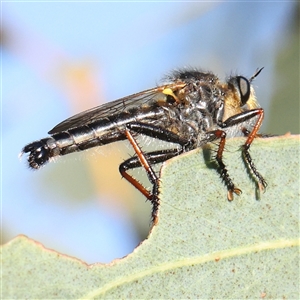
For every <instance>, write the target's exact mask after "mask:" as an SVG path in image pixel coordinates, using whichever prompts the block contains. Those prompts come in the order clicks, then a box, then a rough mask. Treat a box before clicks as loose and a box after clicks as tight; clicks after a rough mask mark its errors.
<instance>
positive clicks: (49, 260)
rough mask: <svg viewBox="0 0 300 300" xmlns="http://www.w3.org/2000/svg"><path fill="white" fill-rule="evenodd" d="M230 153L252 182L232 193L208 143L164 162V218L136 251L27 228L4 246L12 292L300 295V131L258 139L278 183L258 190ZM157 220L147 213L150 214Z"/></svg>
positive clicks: (234, 170)
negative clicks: (109, 258)
mask: <svg viewBox="0 0 300 300" xmlns="http://www.w3.org/2000/svg"><path fill="white" fill-rule="evenodd" d="M242 143H243V140H242V139H232V140H230V141H228V143H227V146H226V149H227V151H226V153H225V162H226V165H227V167H228V171H229V174H230V175H231V177H232V179H233V181H234V182H235V184H236V185H237V186H238V187H239V188H240V189H242V191H243V193H242V195H240V196H235V199H234V200H233V201H232V202H228V201H227V199H226V193H227V192H226V188H225V186H224V184H223V183H222V181H221V180H220V178H219V175H218V173H217V171H216V170H215V169H214V168H213V167H212V166H213V165H212V164H210V163H209V162H208V161H207V151H203V150H200V149H199V150H196V151H192V152H190V153H187V154H184V155H181V156H179V157H176V158H175V159H172V160H170V161H168V162H167V163H166V164H165V166H164V167H163V168H162V171H161V185H160V199H161V208H160V214H159V223H158V225H157V226H154V227H153V228H152V230H151V232H150V234H149V237H148V239H147V240H145V241H144V242H143V243H142V244H141V245H139V246H138V247H137V248H136V249H135V250H134V251H133V253H131V254H129V255H128V256H126V257H125V258H123V259H117V260H115V261H113V262H112V263H110V264H108V265H103V264H93V265H87V264H85V263H84V262H82V261H80V260H78V259H75V258H71V257H67V256H64V255H62V254H59V253H57V252H55V251H53V250H48V249H45V248H44V247H43V246H42V245H40V244H39V243H37V242H35V241H32V240H30V239H28V238H27V237H25V236H22V235H21V236H18V237H17V238H15V239H14V240H12V241H10V242H9V243H7V244H6V245H4V246H3V247H2V249H1V259H2V298H48V299H50V298H56V299H58V298H64V299H70V298H81V299H95V298H147V299H150V298H165V299H166V298H289V299H292V298H293V299H298V298H299V198H300V197H299V196H300V195H299V151H300V147H299V136H284V137H276V138H268V139H256V140H255V142H254V144H253V145H252V147H251V151H250V152H251V155H252V158H253V160H254V162H255V164H256V166H257V169H258V170H259V171H260V172H261V174H262V175H263V176H264V177H265V179H266V180H267V182H268V188H267V191H266V192H265V193H263V194H262V195H261V197H260V199H257V198H258V197H257V193H256V191H255V190H256V188H255V184H254V182H253V180H251V178H250V176H249V174H247V172H246V169H245V166H244V164H243V163H242V159H241V154H240V151H239V147H240V145H241V144H242ZM147 221H148V220H145V222H147Z"/></svg>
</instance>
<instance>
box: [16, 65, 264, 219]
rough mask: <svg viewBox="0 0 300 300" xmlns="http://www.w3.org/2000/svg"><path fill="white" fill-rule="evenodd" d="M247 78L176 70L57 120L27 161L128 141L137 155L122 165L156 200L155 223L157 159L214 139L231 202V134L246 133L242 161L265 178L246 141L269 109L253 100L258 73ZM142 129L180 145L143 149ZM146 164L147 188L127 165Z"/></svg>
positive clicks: (38, 162) (36, 163)
mask: <svg viewBox="0 0 300 300" xmlns="http://www.w3.org/2000/svg"><path fill="white" fill-rule="evenodd" d="M261 70H262V68H261V69H258V70H257V71H256V72H255V74H254V75H253V76H252V77H251V78H250V79H247V78H245V77H243V76H231V77H229V78H228V79H227V80H226V82H224V83H223V82H220V81H219V79H218V77H217V76H216V75H214V74H213V73H211V72H202V71H198V70H180V71H174V72H173V73H172V74H171V75H169V76H167V78H166V81H165V82H166V83H165V84H164V85H161V86H157V87H155V88H152V89H149V90H146V91H143V92H140V93H136V94H133V95H131V96H128V97H125V98H121V99H119V100H116V101H113V102H110V103H107V104H104V105H100V106H98V107H95V108H92V109H90V110H87V111H84V112H82V113H79V114H77V115H75V116H73V117H71V118H69V119H67V120H65V121H63V122H61V123H59V124H58V125H56V126H55V127H54V128H53V129H51V130H50V131H49V134H50V136H49V137H47V138H44V139H41V140H39V141H35V142H32V143H30V144H28V145H27V146H25V147H24V148H23V150H22V153H21V154H23V153H29V155H28V163H29V166H30V167H31V168H33V169H39V168H40V167H41V166H43V165H44V164H46V163H47V162H48V161H50V160H52V159H53V158H54V157H56V156H61V155H66V154H69V153H72V152H76V151H82V150H85V149H88V148H92V147H96V146H102V145H105V144H109V143H113V142H116V141H120V140H128V141H129V142H130V144H131V145H132V147H133V148H134V150H135V153H136V155H135V156H133V157H131V158H129V159H127V160H126V161H124V162H123V163H121V164H120V166H119V171H120V173H121V175H122V176H123V177H125V178H126V179H127V180H128V181H129V182H130V183H131V184H132V185H133V186H134V187H136V188H137V189H138V190H139V191H140V192H141V193H142V194H143V195H144V196H145V197H146V198H147V199H149V200H150V201H151V203H152V207H153V208H152V220H153V223H154V224H156V223H157V221H158V209H159V198H158V181H159V179H158V176H157V175H156V173H155V172H154V170H153V168H152V165H154V164H158V163H162V162H164V161H166V160H168V159H170V158H172V157H174V156H177V155H179V154H181V153H184V152H187V151H190V150H193V149H195V148H198V147H202V146H204V145H206V144H207V143H210V142H213V141H217V142H218V148H217V151H216V156H215V159H216V162H217V164H218V171H219V173H220V176H221V178H222V180H223V182H224V183H225V185H226V186H227V189H228V193H227V198H228V200H232V199H233V194H237V195H239V194H240V193H241V190H240V189H239V188H237V187H236V185H235V184H234V183H233V181H232V180H231V178H230V176H229V173H228V171H227V169H226V166H225V164H224V162H223V151H224V147H225V141H226V138H232V137H237V136H244V137H246V142H245V143H244V145H243V146H242V148H241V149H242V154H243V159H244V161H245V163H246V165H247V166H248V169H249V171H250V172H251V173H252V175H253V177H254V179H255V181H256V182H257V185H258V187H259V189H260V190H265V188H266V186H267V183H266V181H265V180H264V178H263V177H262V176H261V175H260V173H259V172H258V171H257V169H256V167H255V165H254V163H253V160H252V158H251V156H250V153H249V147H250V145H251V143H252V141H253V139H254V138H255V137H257V136H258V130H259V128H260V126H261V124H262V121H263V117H264V110H263V109H262V108H260V107H259V104H258V103H257V101H256V97H255V93H254V89H253V87H252V85H251V83H252V81H253V80H254V79H255V77H256V76H257V75H258V74H259V73H260V72H261ZM137 135H144V136H148V137H151V138H154V139H158V140H162V141H165V142H170V143H173V144H176V146H175V148H170V149H165V150H157V151H151V152H143V151H142V150H141V148H140V147H139V145H138V143H137V141H136V136H137ZM137 167H143V168H144V169H145V171H146V173H147V176H148V179H149V181H150V182H151V184H152V190H150V191H149V190H148V189H146V188H145V187H144V186H143V185H142V184H141V183H140V182H139V181H138V180H136V179H135V178H133V176H131V175H129V173H128V170H130V169H134V168H137Z"/></svg>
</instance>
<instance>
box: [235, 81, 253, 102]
mask: <svg viewBox="0 0 300 300" xmlns="http://www.w3.org/2000/svg"><path fill="white" fill-rule="evenodd" d="M236 79H237V85H238V89H239V91H240V95H241V102H242V105H241V106H243V105H245V104H246V103H247V101H248V100H249V97H250V82H249V80H248V79H247V78H245V77H243V76H238V77H237V78H236Z"/></svg>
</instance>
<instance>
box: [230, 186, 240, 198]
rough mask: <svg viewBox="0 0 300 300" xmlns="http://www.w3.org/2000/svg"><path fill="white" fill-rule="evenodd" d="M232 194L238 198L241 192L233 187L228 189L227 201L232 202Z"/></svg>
mask: <svg viewBox="0 0 300 300" xmlns="http://www.w3.org/2000/svg"><path fill="white" fill-rule="evenodd" d="M233 193H235V194H236V195H238V196H239V195H240V194H241V193H242V190H240V189H238V188H237V187H235V186H233V187H232V188H230V189H228V193H227V199H228V201H232V200H233Z"/></svg>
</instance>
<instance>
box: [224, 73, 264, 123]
mask: <svg viewBox="0 0 300 300" xmlns="http://www.w3.org/2000/svg"><path fill="white" fill-rule="evenodd" d="M262 69H263V68H261V69H258V70H257V71H256V72H255V74H254V75H253V76H252V77H251V78H250V79H247V78H246V77H244V76H231V77H229V79H228V80H227V82H226V83H225V84H224V85H223V88H222V89H223V91H224V93H225V107H224V115H223V121H225V120H226V119H228V118H229V117H231V116H233V115H236V114H239V113H241V112H244V111H247V110H251V109H254V108H257V107H259V104H258V102H257V100H256V97H255V92H254V89H253V87H252V85H251V83H252V81H253V80H254V79H255V77H256V76H257V75H258V74H259V73H260V72H261V70H262Z"/></svg>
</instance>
